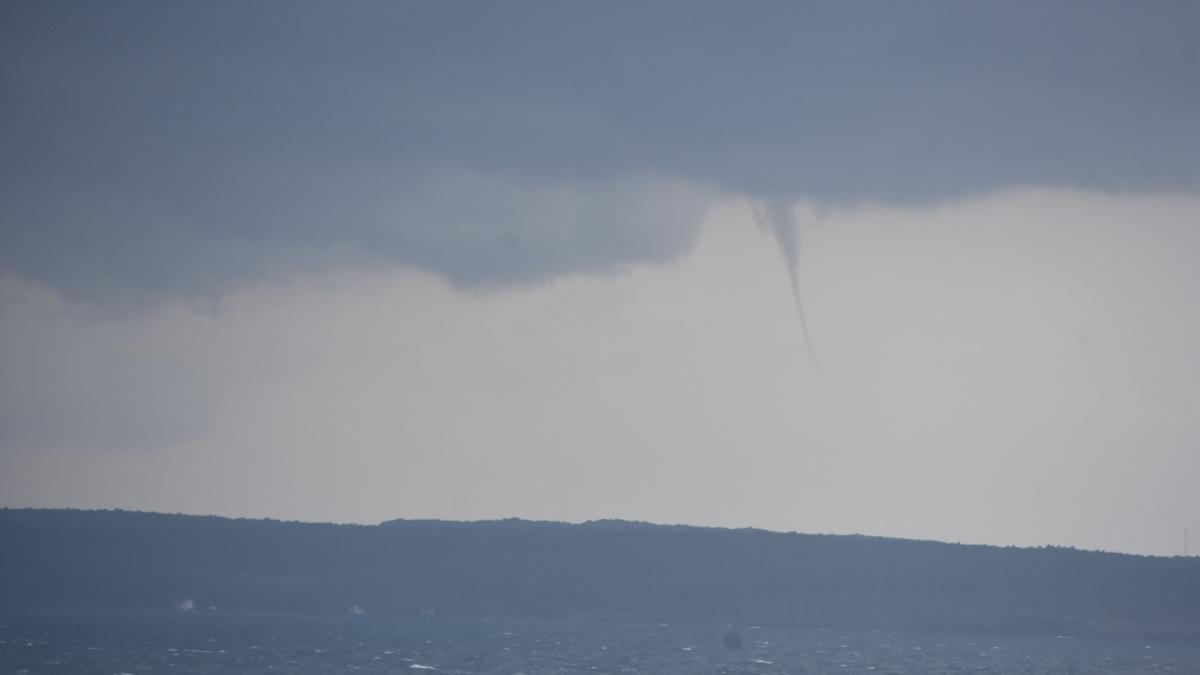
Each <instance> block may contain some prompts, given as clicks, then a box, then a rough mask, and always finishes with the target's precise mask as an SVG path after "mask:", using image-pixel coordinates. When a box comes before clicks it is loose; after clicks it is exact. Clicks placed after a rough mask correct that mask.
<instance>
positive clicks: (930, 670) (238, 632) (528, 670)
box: [0, 610, 1200, 675]
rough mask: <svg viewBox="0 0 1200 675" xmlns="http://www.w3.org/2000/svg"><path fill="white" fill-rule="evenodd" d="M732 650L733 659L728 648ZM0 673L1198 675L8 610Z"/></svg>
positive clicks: (718, 640)
mask: <svg viewBox="0 0 1200 675" xmlns="http://www.w3.org/2000/svg"><path fill="white" fill-rule="evenodd" d="M731 634H732V635H736V636H737V638H736V639H735V638H730V635H731ZM727 638H728V639H727ZM739 639H740V643H741V646H740V647H738V648H736V649H732V648H730V647H729V646H728V645H727V644H726V643H727V642H728V643H734V642H737V641H738V640H739ZM0 673H21V674H25V673H30V674H33V673H55V674H60V673H99V674H103V675H111V674H114V673H130V674H141V673H175V674H179V673H289V674H294V675H304V674H308V673H313V674H317V673H321V674H338V673H356V674H357V673H406V674H408V675H415V674H418V673H430V674H433V673H446V674H450V673H497V674H503V675H515V674H524V675H540V674H555V675H557V674H559V673H585V674H591V673H648V674H649V673H658V674H664V673H666V674H670V673H720V674H732V673H747V674H749V673H763V674H768V673H769V674H776V673H793V674H799V673H840V674H853V673H870V674H871V675H880V674H884V673H889V674H901V673H904V674H913V675H916V674H922V675H924V674H949V673H996V674H1001V673H1003V674H1016V673H1111V674H1112V675H1126V674H1129V673H1200V644H1198V643H1195V642H1163V641H1147V640H1129V639H1097V638H1086V637H1071V636H1057V637H1013V636H996V635H977V634H931V633H898V632H884V631H847V630H830V629H826V630H808V629H804V630H800V629H784V628H761V627H756V626H737V627H730V626H706V627H695V626H673V625H661V624H660V625H641V624H637V625H633V624H611V623H599V622H585V621H570V622H553V623H537V622H496V621H471V622H466V621H448V620H438V619H426V620H420V621H404V622H401V621H395V620H384V619H378V618H375V617H372V616H370V615H369V614H367V615H364V616H351V615H349V614H348V615H346V616H293V615H274V614H248V613H238V612H222V611H216V610H197V611H190V612H174V611H163V612H113V611H73V612H67V611H41V612H12V611H8V612H4V613H0Z"/></svg>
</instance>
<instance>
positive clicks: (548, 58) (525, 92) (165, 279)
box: [0, 1, 1200, 298]
mask: <svg viewBox="0 0 1200 675" xmlns="http://www.w3.org/2000/svg"><path fill="white" fill-rule="evenodd" d="M0 12H2V13H3V16H2V20H0V31H3V34H2V48H3V58H2V60H0V69H2V71H0V72H2V75H0V77H2V78H3V79H2V87H3V91H4V98H3V106H2V108H0V111H2V112H0V115H2V117H0V125H2V126H0V145H2V146H3V148H4V152H3V153H2V156H0V157H2V158H0V201H2V202H3V204H4V209H3V213H2V214H0V219H2V220H0V266H2V268H3V270H4V271H5V272H8V273H15V274H18V275H20V276H23V277H26V278H29V279H32V280H37V281H42V282H46V283H49V284H51V285H53V286H55V287H57V288H59V289H60V290H62V291H64V292H65V293H66V294H67V295H68V296H72V297H83V298H95V297H102V296H126V297H140V296H145V295H154V294H157V293H161V292H164V291H182V292H185V293H189V294H207V293H211V292H214V291H215V292H220V291H222V290H226V289H228V288H230V287H232V286H234V285H236V284H238V283H242V282H246V281H253V280H257V279H261V278H264V277H269V276H271V275H273V274H277V273H283V272H286V270H289V269H292V268H293V267H294V266H295V265H296V264H313V263H318V264H319V263H321V262H322V261H323V260H325V259H326V258H328V257H330V256H331V255H335V254H336V255H345V256H349V257H352V258H354V259H361V260H366V261H369V262H376V263H384V264H393V263H400V264H410V265H415V266H419V267H423V268H425V269H430V270H433V271H435V272H438V273H439V274H442V275H444V276H445V277H447V278H449V279H450V280H452V281H454V282H456V283H459V284H466V285H493V284H505V283H514V282H517V283H520V282H534V281H538V280H541V279H546V278H549V277H553V276H556V275H561V274H570V273H580V272H585V273H603V272H605V271H609V270H612V269H615V268H619V267H620V266H621V265H624V264H628V263H632V262H645V261H657V260H663V259H667V258H670V257H672V256H674V255H677V254H678V253H680V252H682V251H685V250H687V249H688V247H690V245H691V244H692V242H693V241H694V238H695V235H696V229H697V227H698V225H699V222H698V221H699V219H698V217H697V213H698V211H697V209H698V208H700V206H702V202H703V200H702V199H698V198H697V197H696V193H697V191H701V190H707V189H709V188H712V189H715V190H720V191H726V192H734V193H740V194H746V195H749V196H752V197H756V198H765V199H780V198H787V197H795V196H805V197H809V198H811V199H815V200H818V201H825V202H848V201H857V200H877V201H886V202H912V201H928V200H937V199H942V198H948V197H954V196H960V195H963V194H966V193H971V192H976V191H982V190H989V189H994V188H1002V187H1008V186H1014V185H1043V186H1063V187H1067V186H1069V187H1083V188H1094V189H1103V190H1140V189H1161V188H1180V187H1183V188H1192V187H1194V186H1195V185H1196V180H1197V176H1198V174H1200V160H1198V158H1200V76H1198V75H1197V73H1200V47H1197V41H1196V40H1195V34H1196V33H1197V32H1198V31H1200V5H1197V4H1195V3H1186V2H1180V3H1170V2H1158V3H1153V4H1147V3H1132V2H1130V3H1101V2H1087V3H1069V2H1059V3H1040V2H1028V3H1019V2H1018V3H1000V2H997V3H987V4H985V3H961V2H954V3H951V2H946V3H796V2H785V3H767V2H755V3H726V2H713V3H708V2H686V3H685V2H663V3H633V2H629V3H554V2H546V3H534V2H508V3H453V2H450V3H446V2H429V3H353V4H349V5H347V4H341V3H339V4H329V3H303V2H290V1H289V2H282V1H280V2H258V3H233V2H229V3H224V2H217V3H186V4H185V3H176V2H162V3H150V2H109V3H92V2H83V3H47V2H31V3H23V2H9V3H6V4H5V6H4V9H2V10H0ZM331 252H333V253H331Z"/></svg>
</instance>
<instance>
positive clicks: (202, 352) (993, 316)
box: [0, 2, 1200, 553]
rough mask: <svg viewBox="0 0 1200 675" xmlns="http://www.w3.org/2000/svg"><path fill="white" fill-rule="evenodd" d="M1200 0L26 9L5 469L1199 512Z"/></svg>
mask: <svg viewBox="0 0 1200 675" xmlns="http://www.w3.org/2000/svg"><path fill="white" fill-rule="evenodd" d="M1197 29H1200V8H1198V7H1197V6H1196V5H1195V4H1194V3H1186V2H1178V3H1172V2H1161V3H1153V4H1145V3H1120V2H1089V3H1072V2H1063V3H1033V2H1028V3H1025V2H1016V3H950V2H916V3H905V4H885V3H773V2H751V3H737V4H734V3H709V2H696V3H672V2H667V3H653V4H645V3H608V4H593V5H580V4H562V3H549V2H547V3H532V2H517V3H502V4H483V3H454V2H450V3H368V2H362V3H352V4H350V5H348V6H347V5H338V6H333V5H329V4H325V3H308V2H287V3H283V2H264V3H258V4H254V5H248V6H247V5H242V4H237V3H196V4H188V3H179V2H164V3H138V2H114V3H105V4H99V3H69V2H63V3H35V2H10V3H6V4H5V6H4V7H3V9H0V31H2V32H0V49H2V50H3V52H2V57H0V83H2V86H3V90H4V91H5V92H6V95H5V96H4V101H3V105H2V107H0V142H2V144H3V147H4V148H5V152H4V153H3V156H2V157H0V202H2V203H3V204H4V205H5V206H4V209H3V211H2V213H0V275H2V279H3V283H2V284H0V291H2V297H0V495H3V496H2V497H0V501H2V502H3V503H4V504H5V505H12V506H18V505H44V506H53V505H71V506H85V507H92V506H120V507H127V508H146V509H155V510H169V511H174V510H182V511H198V512H218V513H223V514H228V515H272V516H277V517H294V518H306V519H315V520H325V519H338V520H350V521H378V520H382V519H385V518H390V517H396V516H440V517H464V518H470V517H499V516H509V515H521V516H529V517H542V518H556V519H567V520H583V519H587V518H594V517H604V516H620V517H629V518H633V519H650V520H657V521H667V522H695V523H704V524H716V525H735V526H736V525H756V526H763V527H770V528H775V529H784V530H793V529H796V530H810V531H837V532H869V533H876V534H891V535H897V536H918V537H931V538H942V539H950V540H963V541H981V542H988V543H1000V544H1006V543H1034V544H1041V543H1062V544H1075V545H1081V546H1086V547H1098V548H1110V549H1118V550H1129V551H1137V552H1153V553H1177V552H1180V551H1181V536H1182V530H1183V529H1184V528H1185V527H1189V526H1191V528H1192V531H1193V532H1200V522H1197V520H1196V514H1197V513H1198V512H1200V498H1197V497H1196V496H1195V495H1196V494H1200V489H1198V488H1200V485H1197V484H1196V478H1195V476H1197V475H1200V474H1198V473H1197V470H1198V469H1200V460H1198V459H1197V456H1196V447H1197V442H1198V441H1200V424H1198V423H1197V422H1195V421H1194V419H1193V417H1194V414H1193V412H1194V410H1195V409H1196V406H1197V404H1200V395H1198V394H1197V392H1196V390H1195V387H1194V382H1195V381H1196V377H1197V375H1200V358H1198V357H1197V356H1196V354H1195V350H1194V348H1193V347H1192V345H1194V344H1196V340H1197V338H1200V322H1198V320H1197V318H1196V313H1195V311H1194V308H1195V306H1196V302H1197V300H1198V299H1200V298H1197V297H1196V293H1197V289H1198V288H1200V279H1198V278H1197V273H1196V272H1195V269H1194V267H1195V266H1194V262H1193V261H1194V260H1195V259H1196V256H1197V255H1198V254H1200V232H1198V231H1197V229H1196V227H1195V224H1196V223H1197V222H1200V221H1198V218H1200V200H1198V198H1197V186H1198V185H1200V182H1198V181H1200V122H1198V120H1200V75H1198V74H1197V73H1200V68H1198V66H1200V47H1198V46H1197V43H1196V40H1195V39H1194V35H1195V34H1196V32H1197ZM756 213H757V214H760V215H761V214H764V213H765V214H775V215H773V216H770V217H768V218H766V220H765V221H762V222H761V223H760V224H759V225H760V227H763V228H765V229H769V230H771V231H772V234H773V236H772V237H764V236H762V233H760V232H759V231H758V230H757V228H756V225H755V221H756V219H755V217H754V214H756ZM759 220H762V219H761V218H760V219H759ZM779 246H782V247H783V250H782V254H783V255H782V256H781V255H780V251H778V250H776V249H777V248H778V247H779ZM789 267H790V273H792V274H794V275H795V279H796V281H795V284H796V287H797V288H798V290H799V296H800V298H801V302H802V305H803V307H804V312H805V316H806V318H807V321H808V325H809V332H810V334H811V340H812V344H813V346H814V347H815V349H816V352H817V354H818V355H819V357H820V359H821V365H822V367H823V369H824V371H825V375H826V377H825V378H824V379H822V378H821V377H820V376H819V375H818V374H817V370H816V368H815V366H814V364H813V363H812V359H810V358H809V357H808V356H807V355H806V351H805V344H804V343H805V340H804V337H803V335H802V334H801V331H800V327H799V325H798V322H797V320H796V316H795V314H794V310H793V308H792V304H791V303H792V300H791V297H790V295H791V291H790V290H789V288H788V285H789V280H788V273H789V269H788V268H789ZM714 495H718V496H719V497H714Z"/></svg>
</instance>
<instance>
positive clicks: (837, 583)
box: [0, 510, 1200, 638]
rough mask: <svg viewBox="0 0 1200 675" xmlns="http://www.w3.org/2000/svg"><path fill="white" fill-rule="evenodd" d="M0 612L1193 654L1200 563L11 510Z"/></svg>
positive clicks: (1, 557) (770, 536) (515, 527)
mask: <svg viewBox="0 0 1200 675" xmlns="http://www.w3.org/2000/svg"><path fill="white" fill-rule="evenodd" d="M0 551H2V552H3V553H2V554H0V606H8V607H59V608H64V607H122V608H147V609H154V608H162V609H170V608H172V607H174V606H175V603H176V602H178V601H183V600H185V599H186V600H191V601H192V603H193V604H194V606H195V607H196V608H197V609H196V611H214V610H212V609H210V608H215V611H229V610H244V611H271V612H305V613H327V612H328V613H345V612H346V611H347V609H348V608H349V607H350V606H351V605H359V606H361V607H363V608H365V609H366V610H367V611H368V612H369V613H370V614H372V615H376V616H396V617H413V618H415V617H434V616H436V617H457V618H538V619H594V620H605V621H640V622H671V623H705V624H734V625H749V624H758V625H793V626H806V627H846V628H891V629H912V630H969V631H999V632H1014V633H1039V634H1051V635H1054V634H1077V635H1080V634H1105V635H1145V636H1158V637H1187V638H1197V637H1200V559H1197V558H1153V557H1143V556H1131V555H1122V554H1114V553H1100V552H1088V551H1078V550H1074V549H1065V548H1039V549H1021V548H998V547H989V546H965V545H957V544H943V543H935V542H923V541H908V540H897V539H885V538H876V537H862V536H833V535H804V534H782V533H774V532H765V531H759V530H726V529H714V528H696V527H683V526H657V525H646V524H639V523H628V522H622V521H598V522H592V523H586V524H583V525H567V524H559V523H540V522H529V521H519V520H505V521H494V522H476V523H456V522H442V521H392V522H389V523H384V524H382V525H378V526H352V525H327V524H304V523H292V522H279V521H271V520H232V519H226V518H216V517H199V516H182V515H163V514H150V513H131V512H115V511H70V510H0Z"/></svg>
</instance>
